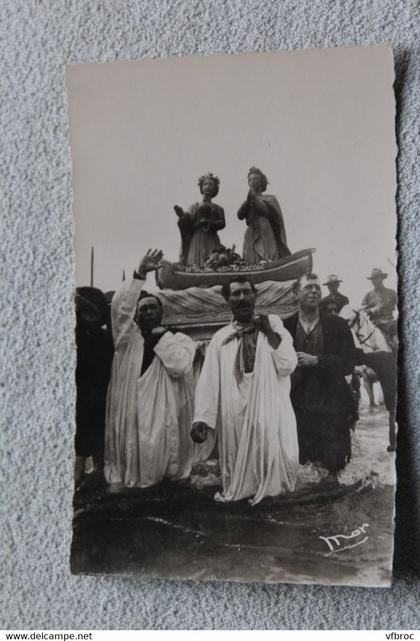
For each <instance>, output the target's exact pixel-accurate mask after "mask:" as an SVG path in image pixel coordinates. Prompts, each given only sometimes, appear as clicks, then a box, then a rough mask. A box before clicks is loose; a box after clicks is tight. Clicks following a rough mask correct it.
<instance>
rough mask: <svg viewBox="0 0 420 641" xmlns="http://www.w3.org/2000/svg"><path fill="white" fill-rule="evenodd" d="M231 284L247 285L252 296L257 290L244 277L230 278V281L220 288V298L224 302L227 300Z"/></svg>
mask: <svg viewBox="0 0 420 641" xmlns="http://www.w3.org/2000/svg"><path fill="white" fill-rule="evenodd" d="M231 283H249V284H250V285H251V289H252V291H253V292H254V294H256V293H257V288H256V287H255V285H254V283H253V282H252V281H250V280H249V278H247V277H246V276H236V278H231V279H230V281H229V282H227V283H225V284H224V285H223V287H222V296H223V298H224V299H225V300H229V296H230V286H231Z"/></svg>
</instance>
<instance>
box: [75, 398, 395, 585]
mask: <svg viewBox="0 0 420 641" xmlns="http://www.w3.org/2000/svg"><path fill="white" fill-rule="evenodd" d="M386 446H387V417H386V413H385V411H384V410H383V409H382V408H379V409H377V410H375V411H374V412H373V413H369V412H368V411H367V410H363V411H362V415H361V420H360V422H359V423H358V425H357V429H356V434H355V436H354V439H353V459H352V461H351V463H350V464H349V465H348V466H347V468H346V470H345V471H344V472H343V473H342V475H341V479H340V485H339V486H335V485H330V484H328V483H325V482H324V481H322V477H323V476H325V472H324V471H323V470H322V469H321V468H318V467H316V466H311V465H305V466H304V467H302V468H301V471H300V475H299V482H298V487H297V490H296V492H295V493H293V494H291V495H287V496H281V497H276V498H275V499H266V500H264V501H262V502H261V503H260V504H258V505H257V506H255V507H251V506H249V505H248V503H247V502H246V501H244V502H239V503H237V504H230V505H221V504H217V503H215V502H214V501H213V499H212V497H213V494H214V492H215V491H216V489H217V487H215V484H216V483H217V479H218V474H217V463H216V462H209V463H208V464H206V465H204V466H200V468H197V470H195V474H194V475H193V478H192V482H185V483H167V484H162V485H160V486H158V487H156V488H151V489H149V490H147V491H144V490H143V491H141V490H133V491H131V492H130V493H129V494H127V495H111V494H108V493H107V492H106V488H105V486H104V485H103V484H101V482H100V481H98V480H97V479H95V478H94V477H93V476H92V478H91V479H89V480H88V481H87V483H86V484H85V486H84V488H82V490H80V491H79V492H78V493H77V494H76V496H75V510H76V512H75V519H74V535H73V544H72V571H73V572H75V573H86V574H98V573H99V574H106V573H113V574H144V575H147V576H159V577H173V578H183V579H206V580H212V579H216V580H224V579H229V580H236V581H267V582H278V581H282V582H291V583H296V582H297V583H300V582H304V583H330V584H344V585H373V586H386V585H389V582H390V577H391V555H392V546H393V514H394V488H393V478H394V455H393V454H390V453H388V452H387V451H386ZM332 537H334V538H332Z"/></svg>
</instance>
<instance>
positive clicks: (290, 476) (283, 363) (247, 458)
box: [194, 314, 299, 504]
mask: <svg viewBox="0 0 420 641" xmlns="http://www.w3.org/2000/svg"><path fill="white" fill-rule="evenodd" d="M269 319H270V323H271V326H272V328H273V330H274V331H275V332H276V333H277V334H278V335H279V336H280V337H281V342H280V345H279V346H278V348H277V349H273V348H272V347H271V346H270V344H269V342H268V340H267V337H266V336H265V335H264V334H263V333H261V332H259V333H258V337H257V345H256V354H255V365H254V370H253V372H252V373H245V374H243V375H242V377H241V378H238V376H237V373H236V372H235V371H234V370H235V364H236V363H237V362H238V350H239V349H240V348H241V345H240V343H241V340H243V339H241V338H237V337H235V338H233V339H232V340H229V336H231V335H232V334H234V333H236V330H235V326H234V324H233V323H231V324H230V325H228V326H226V327H223V328H222V329H220V330H219V331H218V332H216V333H215V335H214V336H213V338H212V340H211V342H210V344H209V346H208V348H207V352H206V357H205V361H204V365H203V369H202V372H201V375H200V379H199V382H198V384H197V388H196V394H195V414H194V422H196V421H203V422H204V423H206V424H207V425H208V426H209V427H210V428H211V430H214V431H216V433H217V437H218V444H219V455H220V467H221V473H222V480H223V494H222V496H221V497H220V498H221V500H224V501H238V500H240V499H245V498H249V499H250V502H251V503H253V504H255V503H258V502H259V501H261V499H263V498H264V497H267V496H277V495H278V494H282V493H285V492H291V491H293V490H294V487H295V483H296V476H297V470H298V466H299V448H298V439H297V430H296V419H295V415H294V412H293V408H292V404H291V401H290V374H291V373H292V372H293V370H294V369H295V367H296V365H297V356H296V353H295V350H294V348H293V342H292V338H291V336H290V334H289V333H288V331H287V330H286V329H285V328H284V326H283V323H282V321H281V319H280V318H279V317H278V316H275V315H274V314H270V315H269ZM226 339H228V340H226ZM211 436H213V434H212V433H211Z"/></svg>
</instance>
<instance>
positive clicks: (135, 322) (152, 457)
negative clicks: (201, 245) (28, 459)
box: [104, 250, 195, 491]
mask: <svg viewBox="0 0 420 641" xmlns="http://www.w3.org/2000/svg"><path fill="white" fill-rule="evenodd" d="M162 256H163V254H162V252H161V251H158V250H154V251H153V252H151V251H150V250H149V251H148V252H147V254H146V255H145V256H144V258H143V259H142V261H141V262H140V266H139V268H138V270H137V272H134V278H133V280H132V282H131V283H130V284H129V285H128V286H126V287H122V288H121V290H119V291H118V292H116V294H115V295H114V298H113V300H112V308H111V318H112V333H113V339H114V345H115V352H114V360H113V364H112V373H111V382H110V385H109V389H108V399H107V415H106V433H105V470H104V471H105V478H106V480H107V481H108V483H109V484H110V486H111V491H118V490H119V489H121V488H122V487H130V488H132V487H140V488H144V487H149V486H151V485H154V484H156V483H158V482H159V481H161V480H163V479H164V478H169V479H171V480H179V479H183V478H186V477H188V476H189V474H190V472H191V463H192V453H193V444H192V443H191V438H190V436H189V430H190V426H191V418H192V395H193V383H192V363H193V359H194V354H195V343H194V341H193V340H192V339H191V338H189V337H188V336H186V335H185V334H182V333H176V334H172V333H171V332H170V331H168V329H167V328H165V327H163V326H162V324H161V322H162V305H161V302H160V300H159V298H157V297H156V296H153V295H151V294H148V293H147V292H144V290H143V287H144V283H145V280H146V277H147V273H148V272H149V271H154V270H156V269H157V268H158V266H159V262H160V260H161V258H162Z"/></svg>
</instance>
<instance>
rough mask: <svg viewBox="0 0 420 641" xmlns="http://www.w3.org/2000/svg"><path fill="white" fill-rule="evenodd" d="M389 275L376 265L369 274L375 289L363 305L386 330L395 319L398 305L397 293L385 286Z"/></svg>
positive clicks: (375, 321)
mask: <svg viewBox="0 0 420 641" xmlns="http://www.w3.org/2000/svg"><path fill="white" fill-rule="evenodd" d="M387 276H388V274H385V273H384V272H383V271H382V269H379V268H378V267H374V268H373V269H372V273H371V275H370V276H367V279H368V280H370V281H372V285H373V289H372V291H370V292H368V293H367V294H366V296H365V297H364V298H363V300H362V306H363V307H365V309H366V313H367V314H368V316H369V318H370V320H371V321H372V322H373V323H374V324H375V325H377V326H379V327H381V329H384V330H385V331H386V329H387V327H388V325H389V322H390V321H392V319H393V312H394V309H395V307H396V305H397V293H396V292H395V291H394V290H393V289H388V288H387V287H385V286H384V280H385V278H387Z"/></svg>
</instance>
